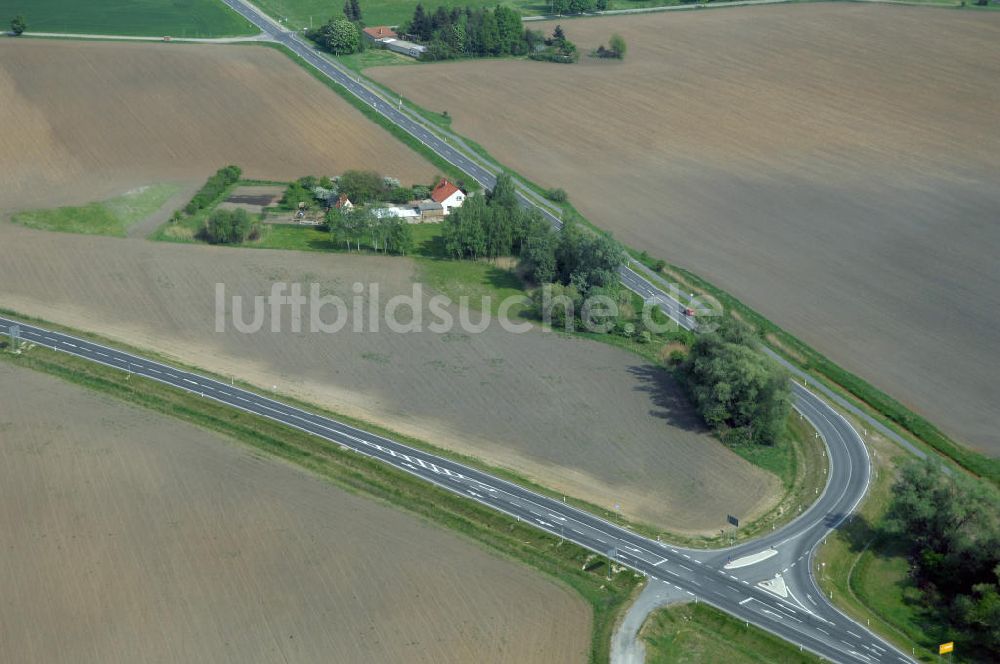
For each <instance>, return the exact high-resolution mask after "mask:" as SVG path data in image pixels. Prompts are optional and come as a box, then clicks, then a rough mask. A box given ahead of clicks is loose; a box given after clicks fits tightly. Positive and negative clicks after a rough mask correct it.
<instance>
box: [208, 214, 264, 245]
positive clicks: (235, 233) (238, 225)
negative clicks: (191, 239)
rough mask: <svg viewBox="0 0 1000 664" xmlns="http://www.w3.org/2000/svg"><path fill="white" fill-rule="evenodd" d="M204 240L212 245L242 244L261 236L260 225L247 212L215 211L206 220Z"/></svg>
mask: <svg viewBox="0 0 1000 664" xmlns="http://www.w3.org/2000/svg"><path fill="white" fill-rule="evenodd" d="M202 234H203V236H204V238H205V239H206V240H207V241H208V242H210V243H212V244H240V243H242V242H246V241H247V240H255V239H257V238H258V237H259V236H260V225H259V224H258V223H257V222H256V221H254V220H252V219H251V218H250V215H249V214H247V211H246V210H243V209H238V210H215V211H214V212H212V214H210V215H209V217H208V219H206V220H205V228H204V229H203V230H202Z"/></svg>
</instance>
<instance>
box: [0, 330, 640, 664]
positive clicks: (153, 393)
mask: <svg viewBox="0 0 1000 664" xmlns="http://www.w3.org/2000/svg"><path fill="white" fill-rule="evenodd" d="M0 357H2V360H3V361H7V362H11V363H13V364H16V365H18V366H22V367H26V368H30V369H33V370H37V371H43V372H45V373H48V374H51V375H54V376H57V377H59V378H61V379H63V380H66V381H68V382H71V383H74V384H76V385H80V386H83V387H87V388H89V389H93V390H96V391H99V392H102V393H105V394H108V395H111V396H113V397H116V398H118V399H121V400H123V401H126V402H129V403H132V404H136V405H139V406H142V407H145V408H149V409H150V410H153V411H156V412H160V413H163V414H166V415H170V416H173V417H178V418H180V419H182V420H185V421H187V422H191V423H192V424H195V425H197V426H200V427H202V428H204V429H207V430H210V431H214V432H218V433H221V434H223V435H226V436H230V437H232V438H234V439H236V440H239V441H240V442H242V443H245V444H247V445H249V446H251V447H253V448H255V449H258V450H260V451H262V452H265V453H267V454H270V455H273V456H275V457H278V458H280V459H284V460H286V461H291V462H293V463H296V464H298V465H299V466H302V467H303V468H306V469H308V470H310V471H312V472H314V473H316V474H318V475H320V476H321V477H323V478H325V479H327V480H328V481H330V482H331V483H333V484H335V485H337V486H338V487H340V488H342V489H345V490H348V491H351V492H353V493H356V494H359V495H364V496H366V497H369V498H374V499H376V500H379V501H382V502H384V503H387V504H391V505H393V506H395V507H397V508H400V509H403V510H406V511H408V512H410V513H412V514H415V515H417V516H419V517H421V518H424V519H427V520H429V521H432V522H434V523H437V524H439V525H442V526H445V527H447V528H450V529H451V530H453V531H456V532H458V533H461V534H462V535H464V536H466V537H468V538H470V539H471V540H474V541H476V542H478V543H479V544H481V545H483V546H486V547H487V548H489V549H491V550H493V551H495V552H498V553H500V554H502V555H504V556H506V557H508V558H510V559H512V560H516V561H519V562H521V563H524V564H527V565H529V566H531V567H533V568H535V569H538V570H540V571H542V572H544V573H546V574H548V575H549V576H551V577H553V578H555V579H557V580H558V581H560V582H562V583H564V584H565V585H567V586H569V587H571V588H573V589H574V590H576V591H577V592H578V593H580V595H581V596H582V597H584V598H585V599H586V600H587V601H588V602H589V604H590V606H591V608H592V610H593V618H594V623H593V634H592V639H591V652H590V661H592V662H606V661H607V659H608V647H609V644H610V640H611V632H612V629H613V627H614V624H615V620H616V618H617V616H618V613H619V611H620V610H621V609H622V607H623V606H624V605H625V604H626V601H627V600H628V598H629V597H630V596H631V594H632V592H633V590H634V589H635V587H636V586H637V585H638V584H639V582H640V580H641V576H640V575H638V574H635V573H632V572H630V571H626V570H623V569H618V568H616V570H617V571H616V572H615V573H614V574H612V578H611V580H610V581H609V580H607V579H606V576H605V575H606V573H607V568H606V561H602V560H600V559H596V558H594V556H593V555H592V554H591V553H590V552H589V551H587V550H585V549H583V548H581V547H578V546H576V545H574V544H570V543H568V542H565V541H562V540H560V539H559V538H558V537H554V536H551V535H548V534H546V533H544V532H542V531H540V530H536V529H534V528H531V527H529V526H527V525H525V524H522V523H519V522H516V521H515V520H513V519H511V518H510V517H508V516H506V515H503V514H501V513H499V512H496V511H493V510H490V509H488V508H486V507H484V506H482V505H479V504H478V503H476V502H474V501H471V500H467V499H464V498H462V497H459V496H456V495H454V494H452V493H449V492H447V491H445V490H443V489H440V488H438V487H435V486H434V485H431V484H429V483H427V482H424V481H422V480H419V479H417V478H416V477H414V476H412V475H409V474H408V473H404V472H401V471H398V470H396V469H394V468H392V467H390V466H387V465H385V464H382V463H379V462H377V461H374V460H372V459H370V458H368V457H366V456H363V455H360V454H357V453H354V452H352V451H349V450H344V449H342V448H340V447H339V446H337V445H333V444H331V443H328V442H326V441H324V440H322V439H319V438H316V437H314V436H310V435H308V434H305V433H303V432H300V431H297V430H295V429H291V428H289V427H285V426H283V425H280V424H278V423H276V422H272V421H271V420H268V419H265V418H262V417H259V416H256V415H251V414H249V413H243V412H241V411H238V410H235V409H233V408H230V407H228V406H224V405H222V404H219V403H217V402H215V401H213V400H211V399H204V398H201V397H199V396H196V395H193V394H191V393H188V392H184V391H182V390H179V389H176V388H173V387H169V386H167V385H163V384H161V383H158V382H156V381H152V380H148V379H145V378H142V377H139V376H135V375H133V376H131V377H129V378H127V377H126V374H124V373H123V372H122V371H120V370H116V369H113V368H110V367H105V366H103V365H100V364H96V363H94V362H90V361H87V360H83V359H80V358H76V357H73V356H71V355H67V354H65V353H58V352H55V351H51V350H48V349H45V348H42V347H31V348H29V349H27V350H25V351H24V352H23V353H21V354H20V355H15V354H13V353H7V352H3V353H0Z"/></svg>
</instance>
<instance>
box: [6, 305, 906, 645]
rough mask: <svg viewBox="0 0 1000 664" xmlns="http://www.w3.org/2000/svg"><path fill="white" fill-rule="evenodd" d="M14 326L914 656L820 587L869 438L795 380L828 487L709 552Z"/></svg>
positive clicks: (800, 640) (842, 638) (860, 491)
mask: <svg viewBox="0 0 1000 664" xmlns="http://www.w3.org/2000/svg"><path fill="white" fill-rule="evenodd" d="M14 325H17V326H18V327H19V328H20V332H19V337H20V339H21V340H22V342H25V343H30V344H35V345H38V346H44V347H47V348H51V349H53V350H56V351H59V352H64V353H68V354H70V355H74V356H76V357H80V358H84V359H87V360H90V361H93V362H97V363H100V364H103V365H105V366H109V367H113V368H116V369H119V370H121V371H122V372H124V373H127V374H135V375H137V376H143V377H145V378H149V379H151V380H155V381H158V382H161V383H164V384H167V385H171V386H173V387H175V388H178V389H181V390H185V391H187V392H189V393H191V394H194V395H197V396H198V397H200V398H205V399H212V400H214V401H217V402H219V403H223V404H225V405H227V406H230V407H232V408H237V409H239V410H242V411H246V412H249V413H253V414H255V415H259V416H261V417H266V418H268V419H271V420H274V421H277V422H280V423H282V424H284V425H287V426H290V427H293V428H296V429H299V430H301V431H304V432H306V433H309V434H312V435H315V436H318V437H320V438H323V439H325V440H327V441H329V442H330V443H332V444H335V445H339V446H341V447H343V448H347V449H351V450H354V451H355V452H357V453H360V454H364V455H366V456H369V457H372V458H374V459H377V460H379V461H381V462H383V463H386V464H389V465H391V466H393V467H395V468H397V469H399V470H402V471H404V472H407V473H410V474H412V475H415V476H417V477H420V478H421V479H423V480H426V481H428V482H431V483H433V484H435V485H437V486H439V487H441V488H443V489H445V490H447V491H450V492H452V493H455V494H458V495H460V496H463V497H465V498H467V499H470V500H475V501H477V502H479V503H481V504H483V505H486V506H488V507H490V508H492V509H495V510H499V511H501V512H504V513H506V514H508V515H509V516H511V517H513V518H515V519H517V520H519V521H523V522H525V523H528V524H531V525H533V526H535V527H537V528H540V529H542V530H545V531H547V532H549V533H551V534H553V535H556V536H558V537H562V538H565V539H566V540H569V541H572V542H574V543H576V544H579V545H580V546H583V547H584V548H587V549H589V550H591V551H594V552H596V553H598V554H601V555H605V556H608V557H610V558H611V559H612V560H614V561H615V562H616V563H617V564H620V565H624V566H626V567H629V568H631V569H634V570H636V571H638V572H640V573H642V574H645V575H647V576H649V577H652V578H656V579H660V580H662V581H665V582H667V583H669V584H671V586H673V587H674V588H676V589H677V590H680V591H682V592H684V593H686V594H687V595H688V596H689V597H690V598H691V599H692V600H694V601H703V602H707V603H709V604H711V605H713V606H715V607H717V608H719V609H721V610H723V611H725V612H727V613H729V614H731V615H734V616H736V617H737V618H739V619H741V620H744V621H746V622H747V623H752V624H755V625H758V626H760V627H762V628H764V629H766V630H768V631H770V632H773V633H775V634H778V635H779V636H781V637H782V638H785V639H787V640H788V641H791V642H792V643H795V644H797V645H799V646H801V647H802V648H804V649H807V650H810V651H812V652H814V653H816V654H818V655H820V656H822V657H825V658H826V659H829V660H831V661H836V662H868V663H873V662H894V661H902V662H908V661H910V660H909V659H907V658H906V657H905V656H904V655H903V654H902V653H899V652H898V651H896V650H895V649H894V648H893V647H892V646H891V645H889V644H888V643H887V642H885V641H883V640H882V639H881V638H879V637H877V636H875V635H873V634H871V633H870V632H868V631H867V630H865V629H864V628H862V627H861V626H860V625H857V624H856V623H853V622H852V621H850V620H849V619H848V618H847V617H845V616H844V615H843V614H841V613H840V612H839V611H837V610H836V609H835V608H834V607H833V606H832V605H830V604H829V603H828V602H827V601H826V600H825V598H823V596H822V594H821V593H820V591H819V590H818V588H817V587H816V584H815V581H814V579H813V577H812V574H811V572H810V566H811V557H812V553H813V550H814V549H815V547H816V546H817V544H818V543H819V542H821V541H822V539H823V538H824V537H826V535H827V534H828V533H829V532H830V531H831V530H832V529H833V528H836V527H837V526H838V525H839V524H840V523H841V522H842V521H843V520H844V519H845V518H848V516H849V515H850V513H851V512H852V511H853V510H854V508H855V507H856V506H857V504H858V502H859V501H860V500H861V498H863V496H864V493H865V491H866V489H867V485H868V481H869V478H870V468H869V463H868V456H867V452H866V451H865V448H864V444H863V443H862V442H861V439H860V438H859V437H858V435H857V433H856V432H855V431H854V430H853V429H852V428H851V427H850V425H849V424H848V423H847V421H846V420H844V419H843V418H842V417H840V415H839V414H837V413H835V412H832V411H831V410H830V409H829V407H828V406H826V404H825V403H823V402H822V401H821V400H820V399H819V398H818V397H816V396H815V395H814V394H813V393H812V392H810V391H808V390H806V389H805V388H804V387H802V386H799V385H797V384H796V385H795V387H794V389H795V397H796V408H797V409H798V410H799V412H800V413H801V414H802V415H803V416H804V417H806V418H807V419H809V420H810V422H811V423H812V424H813V425H814V426H815V427H816V429H817V431H819V433H820V435H821V436H822V437H823V439H824V441H825V443H826V446H827V449H828V454H829V456H830V474H829V479H828V481H827V486H826V489H825V490H824V492H823V494H822V495H821V496H820V498H819V500H817V501H816V502H815V503H814V504H813V505H812V506H811V507H810V508H809V509H808V510H806V511H805V512H803V514H802V515H800V516H799V517H797V518H796V519H795V520H794V521H792V522H791V523H790V524H788V525H786V526H784V527H783V528H781V529H779V530H777V531H775V532H773V533H771V534H769V535H768V536H767V537H764V538H761V539H758V540H755V541H753V542H749V543H746V544H741V545H740V546H738V547H735V548H733V549H729V550H721V551H719V550H716V551H705V550H693V549H684V548H682V547H676V546H672V545H669V544H664V543H661V542H658V541H655V540H651V539H649V538H646V537H644V536H642V535H639V534H636V533H634V532H632V531H631V530H628V529H626V528H623V527H620V526H618V525H616V524H613V523H611V522H609V521H606V520H604V519H601V518H600V517H597V516H595V515H593V514H591V513H589V512H586V511H583V510H580V509H577V508H575V507H573V506H572V505H569V504H567V503H565V502H562V501H560V500H556V499H554V498H551V497H548V496H545V495H541V494H539V493H536V492H533V491H530V490H528V489H525V488H523V487H520V486H518V485H516V484H513V483H511V482H508V481H505V480H502V479H500V478H497V477H494V476H492V475H490V474H488V473H485V472H482V471H480V470H477V469H475V468H471V467H469V466H466V465H464V464H461V463H458V462H456V461H452V460H451V459H447V458H444V457H441V456H437V455H434V454H431V453H429V452H425V451H423V450H419V449H415V448H413V447H410V446H407V445H404V444H402V443H399V442H397V441H394V440H391V439H388V438H385V437H382V436H378V435H376V434H372V433H369V432H366V431H363V430H361V429H358V428H356V427H352V426H350V425H348V424H345V423H342V422H338V421H336V420H334V419H331V418H328V417H325V416H322V415H318V414H315V413H311V412H309V411H306V410H303V409H301V408H297V407H294V406H291V405H288V404H285V403H282V402H280V401H278V400H276V399H273V398H270V397H267V396H264V395H262V394H258V393H255V392H253V391H250V390H245V389H243V388H240V387H237V386H234V385H231V384H229V383H226V382H222V381H218V380H215V379H213V378H209V377H206V376H202V375H200V374H197V373H194V372H191V371H187V370H185V369H181V368H179V367H174V366H171V365H169V364H165V363H161V362H156V361H153V360H150V359H148V358H145V357H142V356H139V355H135V354H132V353H127V352H124V351H121V350H118V349H115V348H111V347H109V346H104V345H101V344H97V343H94V342H92V341H88V340H85V339H81V338H79V337H75V336H72V335H68V334H64V333H61V332H56V331H52V330H47V329H44V328H41V327H38V326H35V325H31V324H28V323H25V322H21V321H16V320H12V319H8V318H0V334H4V335H6V334H8V333H9V331H10V328H11V326H14ZM765 549H775V550H777V551H778V552H779V553H778V554H776V555H774V556H771V557H769V558H767V559H766V560H764V561H762V562H761V563H758V564H755V565H749V566H747V567H740V568H737V569H726V564H727V563H729V562H731V561H732V560H736V559H738V558H739V557H743V556H745V555H750V554H753V553H754V552H756V551H760V550H765ZM777 569H781V572H778V573H779V574H785V575H787V576H786V577H783V578H784V579H785V586H786V588H788V589H789V591H790V592H787V593H786V594H784V596H783V594H782V593H775V592H773V591H772V590H769V589H768V587H766V586H761V585H759V583H758V581H760V580H769V579H773V574H774V571H775V570H777Z"/></svg>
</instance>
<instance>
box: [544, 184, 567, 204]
mask: <svg viewBox="0 0 1000 664" xmlns="http://www.w3.org/2000/svg"><path fill="white" fill-rule="evenodd" d="M545 198H547V199H549V200H550V201H554V202H556V203H565V202H566V201H567V200H569V196H568V195H567V194H566V190H564V189H559V188H555V189H546V190H545Z"/></svg>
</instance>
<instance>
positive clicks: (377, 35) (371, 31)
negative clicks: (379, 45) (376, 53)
mask: <svg viewBox="0 0 1000 664" xmlns="http://www.w3.org/2000/svg"><path fill="white" fill-rule="evenodd" d="M364 32H365V36H366V37H368V39H370V40H372V41H374V42H384V41H385V40H387V39H396V37H397V35H396V31H395V30H393V29H392V28H390V27H389V26H387V25H378V26H374V27H371V28H365V30H364Z"/></svg>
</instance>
